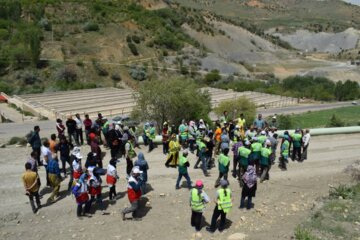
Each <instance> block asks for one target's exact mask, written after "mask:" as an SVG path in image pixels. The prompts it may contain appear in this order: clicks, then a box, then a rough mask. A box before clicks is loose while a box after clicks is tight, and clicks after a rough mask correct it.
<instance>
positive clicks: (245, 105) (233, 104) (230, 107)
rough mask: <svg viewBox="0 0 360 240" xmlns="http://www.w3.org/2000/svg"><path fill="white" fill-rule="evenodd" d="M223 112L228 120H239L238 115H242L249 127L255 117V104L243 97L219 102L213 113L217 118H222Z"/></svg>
mask: <svg viewBox="0 0 360 240" xmlns="http://www.w3.org/2000/svg"><path fill="white" fill-rule="evenodd" d="M224 111H227V112H228V115H229V117H230V119H236V118H239V117H240V113H243V114H244V116H245V120H246V123H247V124H248V126H250V124H251V123H252V122H253V121H254V119H255V117H256V106H255V104H254V103H253V102H251V101H249V100H248V99H247V98H245V97H241V98H237V99H235V100H228V101H223V102H220V104H219V105H218V106H217V107H216V108H215V109H214V112H215V113H216V114H217V115H218V116H222V114H223V112H224Z"/></svg>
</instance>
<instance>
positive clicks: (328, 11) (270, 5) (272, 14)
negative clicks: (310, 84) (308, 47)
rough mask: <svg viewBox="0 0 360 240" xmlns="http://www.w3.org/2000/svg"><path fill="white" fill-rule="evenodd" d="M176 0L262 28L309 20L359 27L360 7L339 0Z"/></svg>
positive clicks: (339, 27)
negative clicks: (254, 0)
mask: <svg viewBox="0 0 360 240" xmlns="http://www.w3.org/2000/svg"><path fill="white" fill-rule="evenodd" d="M176 2H178V3H180V4H182V5H184V6H188V7H193V8H200V9H206V10H209V11H212V12H214V13H216V14H218V15H222V16H225V17H228V18H231V19H233V20H236V21H238V22H242V21H244V22H251V23H253V24H254V25H256V26H258V27H260V28H262V29H268V28H271V27H279V26H284V27H286V28H288V29H294V28H299V27H302V28H310V29H311V28H312V27H311V26H310V24H322V25H324V27H326V26H327V24H328V23H330V24H329V26H330V28H329V29H327V30H328V31H342V30H344V29H346V28H348V27H355V28H360V7H358V6H353V5H349V4H346V3H344V2H342V1H338V0H330V1H314V0H301V1H296V0H280V1H278V0H277V1H275V0H270V1H264V0H262V1H261V0H259V1H258V2H260V3H264V4H265V5H264V7H262V8H259V7H250V6H247V5H246V4H244V2H248V1H231V0H226V1H224V0H215V1H197V0H176ZM204 2H207V4H204ZM209 2H211V3H209ZM324 30H326V29H324Z"/></svg>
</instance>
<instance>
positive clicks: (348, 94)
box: [213, 76, 360, 101]
mask: <svg viewBox="0 0 360 240" xmlns="http://www.w3.org/2000/svg"><path fill="white" fill-rule="evenodd" d="M213 86H214V87H218V88H223V89H233V90H235V91H239V92H242V91H258V92H265V93H272V94H278V95H285V96H291V97H298V98H304V97H305V98H312V99H315V100H324V101H329V100H339V101H344V100H353V99H358V98H359V97H360V86H359V84H358V83H357V82H355V81H350V80H347V81H346V82H344V83H342V82H341V81H339V82H337V83H336V84H335V83H334V82H333V81H331V80H329V79H327V78H323V77H311V76H293V77H288V78H286V79H284V80H283V81H281V82H280V81H279V80H277V79H273V78H270V79H269V80H267V81H259V80H258V81H247V80H234V81H231V82H230V81H227V80H223V81H218V82H215V83H214V84H213Z"/></svg>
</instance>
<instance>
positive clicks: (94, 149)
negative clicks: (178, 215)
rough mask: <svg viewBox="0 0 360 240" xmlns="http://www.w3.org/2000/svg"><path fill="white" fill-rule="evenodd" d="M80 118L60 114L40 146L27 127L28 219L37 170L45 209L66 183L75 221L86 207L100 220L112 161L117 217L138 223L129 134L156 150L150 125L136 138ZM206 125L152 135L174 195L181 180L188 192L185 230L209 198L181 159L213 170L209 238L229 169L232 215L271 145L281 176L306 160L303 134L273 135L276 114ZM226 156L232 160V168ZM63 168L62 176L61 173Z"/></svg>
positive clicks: (137, 182)
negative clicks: (236, 196) (235, 185)
mask: <svg viewBox="0 0 360 240" xmlns="http://www.w3.org/2000/svg"><path fill="white" fill-rule="evenodd" d="M84 117H85V118H84V120H82V119H81V117H80V115H79V114H76V115H75V118H74V119H73V117H72V116H71V115H68V116H67V120H66V122H65V125H64V124H63V122H62V120H61V119H57V121H56V130H57V134H51V136H50V140H47V139H45V140H43V141H42V140H41V138H40V128H39V126H35V127H34V130H33V131H32V133H31V134H29V136H27V138H28V143H29V144H30V145H31V147H32V150H33V151H32V152H31V155H30V158H29V159H28V160H27V161H26V164H25V170H26V171H25V173H24V174H23V178H22V179H23V183H24V187H25V191H26V194H27V195H28V196H29V200H30V205H31V207H32V211H33V212H34V213H36V212H37V211H38V209H39V208H41V202H40V197H41V196H40V195H41V194H39V189H40V186H41V180H40V177H39V174H38V169H39V167H40V166H44V167H45V171H46V186H47V187H51V189H52V193H51V195H50V197H49V198H48V200H47V203H48V204H50V203H53V202H56V200H57V198H58V197H59V190H60V183H61V182H62V181H64V180H65V179H66V178H67V177H68V178H69V182H68V185H67V186H68V189H67V191H68V192H69V193H72V194H73V195H74V196H75V199H76V204H77V211H76V213H77V216H78V217H82V216H89V214H90V209H91V208H92V207H93V205H94V206H95V205H96V207H97V209H99V210H100V211H101V212H102V213H104V210H105V209H104V204H103V202H102V201H103V195H102V187H101V186H102V185H104V184H103V179H102V176H105V177H104V179H105V181H106V185H107V186H108V187H109V200H110V201H114V202H115V201H116V199H117V192H116V183H117V181H118V179H119V175H118V171H117V163H118V162H119V159H126V173H127V176H126V181H127V194H128V199H129V202H130V204H131V206H130V207H127V208H125V209H124V210H123V211H122V217H123V220H126V219H127V218H126V214H129V213H132V215H133V218H131V219H133V220H138V219H139V218H138V217H137V214H136V213H137V210H138V209H139V200H140V199H141V196H142V195H144V194H146V192H147V187H146V186H147V180H148V176H147V171H148V169H149V165H148V162H147V161H146V160H145V156H144V154H143V153H141V152H139V153H136V151H135V149H136V148H137V147H138V148H140V147H139V143H138V137H137V135H141V136H142V139H143V143H144V144H145V145H146V146H148V147H149V149H148V152H149V153H150V152H151V151H152V150H153V149H154V148H155V147H156V144H155V141H156V135H157V134H156V126H155V124H154V123H145V124H144V127H143V128H142V129H141V132H142V133H140V134H137V131H136V127H135V126H124V125H122V124H121V123H120V124H117V123H112V122H110V121H109V120H107V119H106V118H105V117H103V116H102V115H101V114H100V113H99V114H98V117H97V119H96V120H94V121H93V120H91V119H90V118H89V116H88V115H85V116H84ZM210 125H211V124H208V123H206V122H205V121H204V120H202V119H200V120H199V121H186V120H182V121H181V123H180V124H179V125H178V127H176V126H175V124H172V125H170V124H169V122H164V123H163V125H162V129H161V131H160V134H161V138H162V139H161V141H162V152H163V154H165V155H166V160H165V167H167V168H169V167H173V168H178V178H177V180H176V183H175V189H180V188H181V186H180V182H181V179H182V177H184V178H185V180H186V186H187V188H188V189H189V190H190V206H191V210H192V215H191V226H193V227H194V228H195V229H196V231H200V229H201V219H202V212H203V211H204V209H205V205H206V204H207V203H209V202H210V198H209V196H208V195H207V194H206V193H205V191H204V183H203V181H202V180H197V181H196V182H195V185H193V182H192V181H191V178H190V176H189V172H188V168H189V167H190V162H189V160H188V156H189V154H190V153H191V154H194V155H196V159H197V160H196V162H194V166H193V167H194V168H195V169H197V168H199V167H200V168H201V170H202V172H203V174H204V176H205V177H208V176H210V170H211V169H212V168H214V167H215V166H216V165H217V168H218V177H217V179H216V181H215V183H214V187H215V188H218V190H217V192H216V197H215V203H216V207H215V209H214V212H213V216H212V220H211V224H210V226H209V227H208V228H207V230H208V231H209V232H214V231H215V230H216V221H217V219H218V218H219V217H220V218H221V220H220V226H219V228H218V229H219V230H220V231H222V230H223V229H224V227H225V220H226V214H227V213H228V212H229V211H230V210H231V208H232V198H233V196H232V192H231V190H230V188H229V179H228V177H229V176H228V174H229V171H230V168H231V167H230V165H231V163H232V168H231V175H232V176H233V177H234V178H236V179H237V181H238V182H239V186H240V188H241V189H242V191H241V198H240V199H241V200H240V203H239V208H247V209H251V208H252V207H253V204H252V198H253V197H255V194H256V189H257V181H258V179H259V181H260V183H261V182H264V181H266V180H269V179H270V169H271V167H272V165H274V164H275V162H276V152H277V149H278V146H280V156H279V158H278V162H279V165H278V166H279V168H280V169H281V170H283V171H285V170H287V165H288V163H289V161H288V159H289V158H291V160H292V161H299V162H302V161H304V160H306V159H307V149H308V146H309V142H310V131H309V130H308V129H306V130H301V129H296V130H295V131H294V132H293V133H289V132H288V131H285V132H284V133H283V134H282V135H281V136H279V134H278V132H277V121H276V115H274V116H273V117H272V119H271V121H270V122H269V123H268V122H267V121H266V120H265V119H263V117H262V115H261V114H259V115H258V116H257V118H256V119H255V120H254V122H252V123H250V124H248V123H247V122H246V120H245V117H244V115H243V114H240V116H239V118H237V119H229V117H228V114H227V112H224V114H223V116H221V118H220V119H219V120H218V121H216V122H215V124H214V126H215V127H214V128H212V127H211V126H210ZM65 132H66V133H67V134H65ZM83 135H85V138H84V136H83ZM84 139H85V140H86V143H85V144H87V145H89V146H90V151H89V153H87V155H86V160H85V161H84V159H83V155H82V153H81V147H80V146H81V145H83V144H84ZM101 147H103V148H105V149H109V151H110V161H109V163H108V166H107V168H106V169H105V168H104V166H103V156H104V149H101ZM230 151H231V152H232V153H233V159H232V161H231V160H230V156H229V155H230ZM135 159H136V161H135ZM59 160H60V161H61V166H62V167H61V168H60V165H59ZM67 165H69V167H70V171H67V169H66V166H67ZM34 199H35V202H34ZM35 203H36V204H35Z"/></svg>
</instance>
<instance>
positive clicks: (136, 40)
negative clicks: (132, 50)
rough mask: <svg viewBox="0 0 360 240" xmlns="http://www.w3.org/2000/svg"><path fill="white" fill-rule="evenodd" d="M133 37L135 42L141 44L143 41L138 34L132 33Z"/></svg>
mask: <svg viewBox="0 0 360 240" xmlns="http://www.w3.org/2000/svg"><path fill="white" fill-rule="evenodd" d="M131 39H132V40H133V41H134V43H136V44H139V43H140V42H141V39H140V37H139V36H137V35H132V37H131Z"/></svg>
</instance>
